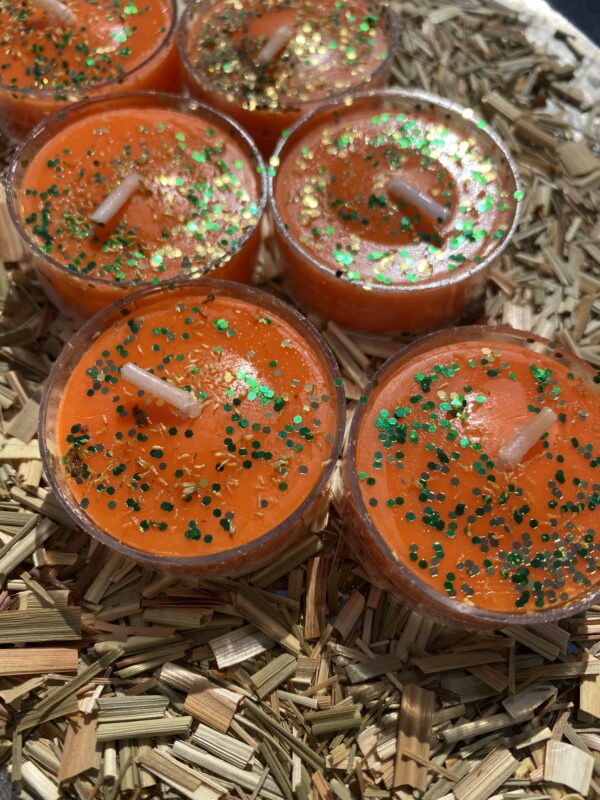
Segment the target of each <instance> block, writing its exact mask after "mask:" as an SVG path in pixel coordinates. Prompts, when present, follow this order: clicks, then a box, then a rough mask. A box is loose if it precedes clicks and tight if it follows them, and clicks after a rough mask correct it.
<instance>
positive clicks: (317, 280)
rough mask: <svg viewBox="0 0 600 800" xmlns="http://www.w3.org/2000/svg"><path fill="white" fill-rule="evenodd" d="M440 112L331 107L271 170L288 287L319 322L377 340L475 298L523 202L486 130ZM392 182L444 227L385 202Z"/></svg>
mask: <svg viewBox="0 0 600 800" xmlns="http://www.w3.org/2000/svg"><path fill="white" fill-rule="evenodd" d="M445 102H446V101H443V100H440V102H439V104H438V103H436V102H435V98H432V99H431V101H429V102H427V101H426V100H424V99H421V98H420V97H418V96H417V97H411V96H410V95H406V96H405V95H404V94H403V93H401V92H400V93H398V92H392V91H390V92H389V93H381V94H379V95H376V96H375V97H362V98H358V99H356V100H354V102H352V103H350V104H343V103H339V104H336V105H331V106H329V107H328V108H326V109H324V110H322V111H317V112H315V114H314V116H313V117H309V118H307V119H306V120H305V121H304V122H303V123H302V124H301V125H300V127H298V128H297V129H295V131H294V132H293V133H292V135H291V136H290V137H289V139H287V140H286V141H285V142H284V143H283V145H282V146H280V150H279V151H278V153H277V154H276V156H275V157H274V159H273V160H272V164H273V171H275V170H276V174H275V177H274V178H273V179H272V180H273V198H274V199H273V202H274V209H275V217H276V223H277V241H278V244H279V247H280V250H281V253H282V257H283V261H284V265H285V267H286V279H287V281H288V283H289V286H290V289H291V291H292V292H293V293H294V294H295V295H296V297H297V298H298V299H299V300H300V301H301V302H302V303H303V304H304V305H306V306H307V307H309V308H310V309H312V310H314V311H316V312H317V313H319V314H320V315H321V316H323V317H324V318H326V319H332V320H334V321H335V322H337V323H338V324H340V325H341V326H343V327H345V328H349V329H353V330H357V331H361V332H365V333H373V334H379V335H387V334H394V333H401V332H405V331H408V332H419V331H426V330H431V329H432V328H435V327H440V326H441V325H443V324H445V323H446V322H449V321H451V320H452V319H455V318H457V317H458V316H460V315H461V314H463V313H464V312H465V310H467V309H468V308H469V306H470V305H471V304H472V301H473V300H474V298H475V297H476V296H477V295H478V293H480V291H481V288H482V285H483V272H482V269H483V267H482V265H485V264H486V263H488V262H489V261H490V259H491V258H492V257H494V255H495V254H497V252H498V251H499V250H501V249H503V248H504V246H505V245H506V242H507V238H508V236H509V234H510V232H511V229H512V226H513V224H514V221H515V216H516V209H517V204H518V199H519V198H520V195H521V192H520V191H518V186H517V184H516V183H515V177H514V174H513V173H512V170H511V167H510V165H509V163H508V162H507V159H506V158H505V154H504V153H503V152H502V150H501V148H500V147H499V146H498V144H497V142H496V141H495V139H494V138H492V137H491V136H490V135H488V133H487V126H486V124H485V122H484V121H482V120H479V119H478V118H477V117H475V116H474V114H473V112H469V111H467V110H466V109H461V110H457V109H456V107H451V106H450V107H446V106H445V105H444V104H445ZM396 178H400V179H402V180H403V181H405V182H406V183H408V184H410V185H411V186H413V187H415V188H416V189H417V190H419V191H420V192H422V193H424V194H425V195H426V196H428V197H429V198H431V199H432V200H434V201H435V202H436V203H437V204H438V206H441V208H442V209H444V210H445V211H446V213H447V214H448V219H446V220H443V219H442V218H433V217H432V216H431V215H429V214H427V213H425V212H424V211H423V210H420V209H419V208H417V207H416V206H415V205H414V204H413V202H411V201H410V200H407V199H404V198H403V197H402V196H399V197H398V196H394V195H393V194H391V193H390V190H389V189H388V184H389V183H390V182H391V181H392V180H393V179H396Z"/></svg>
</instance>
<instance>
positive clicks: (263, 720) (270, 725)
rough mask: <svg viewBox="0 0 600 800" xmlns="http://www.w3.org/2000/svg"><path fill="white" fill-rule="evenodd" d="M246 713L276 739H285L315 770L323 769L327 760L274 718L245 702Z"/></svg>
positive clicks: (252, 704)
mask: <svg viewBox="0 0 600 800" xmlns="http://www.w3.org/2000/svg"><path fill="white" fill-rule="evenodd" d="M244 711H245V712H246V715H247V716H248V717H251V718H252V719H253V721H254V722H255V723H257V724H258V725H259V726H260V727H261V728H266V729H268V730H270V731H271V733H273V734H274V735H275V736H276V737H279V738H280V739H283V740H284V741H285V742H286V743H287V744H288V745H289V747H290V748H291V749H292V750H293V751H294V752H296V753H298V755H299V756H300V758H301V759H302V760H303V761H304V762H305V763H306V764H308V765H309V766H311V768H312V769H313V770H315V769H323V767H324V766H325V759H324V758H323V757H322V756H321V755H319V754H318V753H317V752H315V751H314V750H313V749H312V748H311V747H309V746H308V745H307V744H305V743H304V742H303V741H302V740H301V739H299V738H298V737H297V736H295V735H294V734H293V733H292V732H291V731H290V730H288V728H285V727H283V726H282V725H280V724H279V723H278V722H276V721H275V720H274V719H273V718H272V717H270V716H269V715H268V714H266V713H265V712H264V711H263V710H262V709H261V708H259V707H258V706H257V705H255V704H254V703H252V702H251V701H249V700H248V699H246V700H244Z"/></svg>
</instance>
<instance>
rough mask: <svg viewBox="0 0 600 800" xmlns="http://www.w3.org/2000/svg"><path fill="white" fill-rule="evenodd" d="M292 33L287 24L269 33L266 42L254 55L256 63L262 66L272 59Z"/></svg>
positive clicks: (292, 30)
mask: <svg viewBox="0 0 600 800" xmlns="http://www.w3.org/2000/svg"><path fill="white" fill-rule="evenodd" d="M293 35H294V29H293V28H290V26H289V25H282V26H281V27H280V28H277V30H276V31H275V32H274V33H273V34H272V35H271V37H270V38H269V40H268V42H267V43H266V44H265V45H264V46H263V47H262V49H261V50H260V51H259V53H258V55H257V56H256V63H257V64H258V65H259V66H261V67H264V66H265V64H268V63H269V62H270V61H272V60H273V59H274V58H275V56H276V55H277V53H279V51H280V50H281V49H282V48H283V47H284V46H285V45H286V44H287V43H288V42H289V40H290V39H291V38H292V36H293Z"/></svg>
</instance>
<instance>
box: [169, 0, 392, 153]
mask: <svg viewBox="0 0 600 800" xmlns="http://www.w3.org/2000/svg"><path fill="white" fill-rule="evenodd" d="M396 40H397V30H396V25H395V22H394V18H393V16H392V14H391V12H390V11H389V9H388V8H387V6H386V5H385V4H384V3H382V2H380V0H350V1H349V2H348V1H347V0H325V2H320V1H318V0H285V2H279V1H278V0H242V2H238V0H217V2H208V1H207V0H200V2H193V3H191V4H190V5H189V6H188V9H187V11H186V13H185V14H184V16H183V18H182V20H181V25H180V30H179V47H180V51H181V55H182V61H183V64H184V68H185V75H186V81H187V84H188V87H189V89H190V92H191V93H192V94H193V95H194V96H195V97H199V98H200V99H203V100H206V102H208V103H210V104H211V105H215V106H217V107H218V108H221V109H222V110H223V111H226V112H227V113H228V114H231V116H232V117H235V119H237V120H238V121H239V122H240V124H241V125H243V127H244V128H246V130H248V131H249V133H250V134H251V135H252V137H253V138H254V140H255V141H256V143H257V144H258V146H259V148H260V149H261V151H262V152H263V154H264V155H265V156H269V155H270V154H271V153H272V152H273V148H274V147H275V144H276V142H277V139H278V138H279V136H280V135H281V133H282V132H283V131H284V130H285V129H286V128H289V127H290V125H292V124H293V123H294V122H295V121H296V120H297V119H298V117H299V116H300V115H301V114H302V113H303V111H306V110H307V109H308V108H310V107H311V106H313V107H314V105H315V104H319V103H321V102H322V101H323V100H325V99H326V98H328V97H332V96H335V95H339V94H343V93H344V92H347V91H349V90H351V89H356V88H358V87H361V86H365V85H369V86H383V85H384V84H385V81H386V80H387V77H388V74H389V71H390V69H391V61H392V57H393V53H394V50H395V44H396Z"/></svg>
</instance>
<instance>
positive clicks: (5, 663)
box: [0, 647, 78, 675]
mask: <svg viewBox="0 0 600 800" xmlns="http://www.w3.org/2000/svg"><path fill="white" fill-rule="evenodd" d="M77 663H78V657H77V648H75V647H27V648H18V649H17V648H15V649H13V650H0V675H45V674H46V673H48V672H76V671H77Z"/></svg>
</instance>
